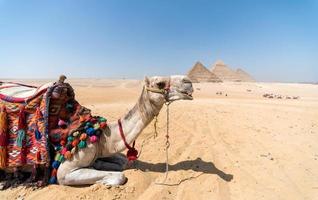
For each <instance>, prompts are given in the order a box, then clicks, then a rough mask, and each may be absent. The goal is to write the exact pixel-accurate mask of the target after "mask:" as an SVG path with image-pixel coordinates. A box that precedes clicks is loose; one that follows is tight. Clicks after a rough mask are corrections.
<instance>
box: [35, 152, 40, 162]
mask: <svg viewBox="0 0 318 200" xmlns="http://www.w3.org/2000/svg"><path fill="white" fill-rule="evenodd" d="M36 161H37V162H38V163H40V162H41V153H40V151H38V152H37V153H36Z"/></svg>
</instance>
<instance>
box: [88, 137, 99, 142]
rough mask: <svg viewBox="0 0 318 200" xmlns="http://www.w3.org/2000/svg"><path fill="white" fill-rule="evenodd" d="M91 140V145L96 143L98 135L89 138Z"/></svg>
mask: <svg viewBox="0 0 318 200" xmlns="http://www.w3.org/2000/svg"><path fill="white" fill-rule="evenodd" d="M89 140H90V141H91V143H95V142H97V140H98V137H97V136H96V135H93V136H91V137H89Z"/></svg>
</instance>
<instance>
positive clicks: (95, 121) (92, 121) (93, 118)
mask: <svg viewBox="0 0 318 200" xmlns="http://www.w3.org/2000/svg"><path fill="white" fill-rule="evenodd" d="M90 122H91V123H93V124H95V123H97V122H98V120H97V119H96V118H95V117H92V118H91V120H90Z"/></svg>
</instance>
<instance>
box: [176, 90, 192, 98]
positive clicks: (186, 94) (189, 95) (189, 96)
mask: <svg viewBox="0 0 318 200" xmlns="http://www.w3.org/2000/svg"><path fill="white" fill-rule="evenodd" d="M179 92H180V94H182V96H183V99H185V100H193V96H192V92H187V91H179Z"/></svg>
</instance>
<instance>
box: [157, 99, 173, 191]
mask: <svg viewBox="0 0 318 200" xmlns="http://www.w3.org/2000/svg"><path fill="white" fill-rule="evenodd" d="M165 105H166V108H167V109H166V111H167V130H166V131H167V132H166V148H165V151H166V172H165V178H164V180H163V181H162V182H161V183H157V182H155V184H156V185H166V180H167V178H168V173H169V153H168V150H169V147H170V142H169V105H170V102H166V103H165ZM155 123H156V122H155Z"/></svg>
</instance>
